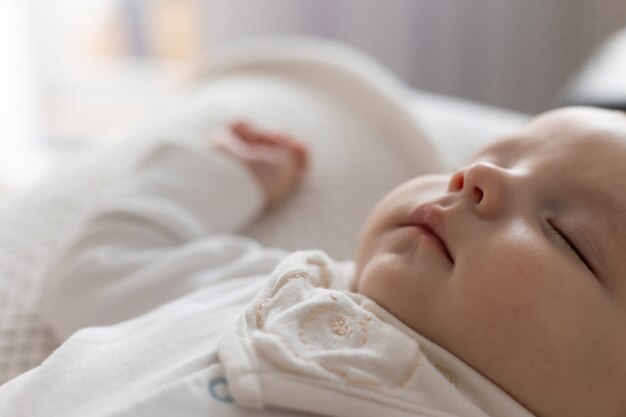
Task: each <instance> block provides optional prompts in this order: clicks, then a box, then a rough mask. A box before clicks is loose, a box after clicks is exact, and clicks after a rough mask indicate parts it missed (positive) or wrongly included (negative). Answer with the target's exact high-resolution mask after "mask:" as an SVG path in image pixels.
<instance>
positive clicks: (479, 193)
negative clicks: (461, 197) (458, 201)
mask: <svg viewBox="0 0 626 417" xmlns="http://www.w3.org/2000/svg"><path fill="white" fill-rule="evenodd" d="M473 191H474V197H475V199H476V204H478V203H480V202H481V201H483V190H481V189H480V188H478V187H474V190H473Z"/></svg>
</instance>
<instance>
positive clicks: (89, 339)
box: [0, 144, 529, 417]
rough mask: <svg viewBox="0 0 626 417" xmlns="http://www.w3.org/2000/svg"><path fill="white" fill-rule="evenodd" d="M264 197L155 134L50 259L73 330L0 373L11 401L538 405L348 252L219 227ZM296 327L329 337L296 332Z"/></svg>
mask: <svg viewBox="0 0 626 417" xmlns="http://www.w3.org/2000/svg"><path fill="white" fill-rule="evenodd" d="M226 189H227V190H229V192H228V193H224V190H226ZM199 190H202V191H199ZM262 200H263V198H262V194H261V193H260V189H259V187H258V185H256V183H255V181H254V179H253V178H252V177H251V175H250V174H249V173H248V172H247V171H246V169H245V168H244V167H243V166H240V165H239V164H237V163H235V162H233V161H231V160H229V159H228V158H225V157H223V156H221V155H217V154H213V153H210V152H208V151H206V150H198V149H195V150H194V149H191V148H186V147H180V146H176V145H170V144H166V145H163V146H159V147H157V148H156V149H155V150H154V151H153V152H152V153H151V154H149V156H148V157H147V159H146V161H145V163H143V164H141V165H140V166H139V170H138V172H137V174H136V175H135V176H134V177H132V178H131V179H130V180H129V181H127V182H124V183H122V184H120V185H119V186H118V187H116V188H115V189H114V190H112V192H110V193H108V194H107V198H106V199H104V200H103V201H104V203H103V205H102V206H101V207H98V209H97V210H95V211H94V212H93V213H92V215H91V216H90V218H89V220H88V221H87V222H86V223H85V224H84V225H83V227H82V229H81V232H80V233H79V234H78V235H77V236H75V237H74V239H73V240H72V244H71V245H69V246H68V247H67V248H66V249H65V254H64V256H63V257H62V258H61V259H60V261H59V263H58V266H57V267H56V268H54V270H53V271H52V273H51V276H50V278H49V280H48V281H47V282H46V285H45V294H44V300H45V304H44V307H45V308H44V311H45V313H46V317H47V318H48V320H49V321H50V323H51V324H52V326H53V327H54V329H55V330H56V332H57V333H58V334H59V335H60V336H61V337H65V336H66V335H69V334H70V333H72V332H74V331H75V330H78V331H77V332H76V333H73V334H72V335H71V336H70V337H69V338H68V339H67V340H66V341H65V343H64V344H63V345H62V346H61V347H60V348H59V349H57V350H56V351H55V352H54V353H53V354H52V355H51V356H50V357H49V358H48V359H47V360H46V361H44V363H43V364H42V365H40V366H39V367H37V368H35V369H33V370H31V371H29V372H27V373H26V374H23V375H21V376H19V377H18V378H16V379H14V380H12V381H10V382H8V383H7V384H5V385H2V386H0V410H2V411H3V414H6V415H10V416H16V417H19V416H28V417H37V416H50V415H62V416H66V417H70V416H85V415H90V416H157V417H158V416H171V415H185V416H188V417H192V416H198V417H199V416H206V415H224V416H245V415H279V416H280V415H292V416H295V415H307V414H301V413H299V412H294V411H289V409H296V410H300V411H301V412H302V413H308V412H312V413H314V415H334V416H350V415H354V416H357V415H359V416H360V415H372V416H374V415H389V416H408V415H411V413H412V415H422V416H429V417H439V416H441V417H444V416H459V417H460V416H463V417H465V416H469V417H473V416H481V417H483V416H500V415H507V416H510V417H518V416H519V417H528V416H529V414H528V413H527V412H526V411H524V409H523V408H522V407H521V406H519V405H518V404H517V403H516V402H515V401H514V400H512V399H511V398H510V397H508V396H507V395H506V394H505V393H504V392H502V391H501V390H499V389H498V388H497V387H495V386H494V385H493V384H491V383H490V382H489V381H487V380H486V379H484V378H482V377H480V375H479V374H477V373H476V372H475V371H473V370H471V369H470V368H469V367H467V366H466V365H464V364H462V363H461V362H460V361H459V360H458V359H456V358H454V357H453V356H452V355H450V354H449V353H447V352H445V351H443V350H442V349H440V348H437V347H435V346H434V345H432V344H429V343H428V342H427V341H425V340H423V339H421V338H419V336H418V335H416V334H415V333H414V332H412V331H411V330H410V329H408V328H406V327H404V326H403V325H402V324H401V323H400V322H398V321H397V320H396V319H395V318H394V317H393V316H391V315H390V314H389V313H387V312H385V311H384V310H382V309H381V308H380V307H378V306H377V305H376V304H375V303H373V302H371V301H370V300H368V299H366V298H365V297H362V296H360V295H357V294H350V293H347V292H345V291H344V288H345V287H346V284H345V283H346V282H347V281H348V280H349V278H350V276H351V274H352V273H353V263H352V262H343V263H337V262H336V261H334V260H332V259H331V258H329V257H328V256H327V255H326V254H324V253H323V252H320V251H304V252H295V253H294V254H292V255H290V256H287V252H285V251H283V250H278V249H271V248H264V247H262V246H261V245H259V244H258V243H257V242H255V241H254V240H252V239H250V238H247V237H243V236H238V235H233V234H223V232H227V231H229V229H231V231H235V230H236V229H238V228H241V227H243V226H244V225H245V224H246V223H249V222H250V221H252V220H253V219H254V218H255V217H256V216H257V215H259V210H260V207H261V206H262ZM213 233H218V234H213ZM220 233H222V234H220ZM281 260H282V262H280V261H281ZM277 265H278V266H277ZM272 271H274V272H273V279H272V280H270V281H269V282H270V284H269V285H266V283H267V281H268V279H267V278H268V276H269V275H270V274H271V273H272ZM264 285H265V287H264V288H262V287H263V286H264ZM259 290H261V292H259ZM255 294H258V295H256V298H254V300H253V301H252V303H251V304H250V300H252V299H253V297H255ZM246 305H248V308H247V309H246V310H245V311H244V313H243V315H241V314H242V311H243V310H244V307H245V306H246ZM325 306H327V307H328V308H330V309H331V310H332V309H333V308H335V306H340V307H339V308H340V309H341V310H343V311H344V312H346V314H345V315H344V316H342V317H335V321H334V323H335V325H334V326H335V331H336V332H339V333H343V334H344V336H345V337H344V338H343V339H341V340H335V339H331V340H330V341H331V342H332V343H335V344H334V345H332V344H331V345H330V346H328V345H327V344H326V342H325V341H324V340H322V339H321V338H320V337H322V338H323V337H327V336H328V327H327V326H326V323H325V321H324V319H325V318H326V317H325V316H322V315H318V316H315V313H313V312H312V310H311V309H312V308H313V309H317V311H320V310H319V309H320V308H321V309H322V313H324V308H325ZM311 313H313V315H311ZM237 316H241V318H240V319H239V320H235V319H236V317H237ZM303 319H304V321H303ZM331 319H333V318H331ZM342 320H343V321H342ZM229 323H234V325H233V326H234V327H232V326H231V327H230V328H229V329H228V330H227V331H226V332H225V333H223V331H224V329H225V327H226V326H227V325H228V324H229ZM303 323H304V325H305V328H304V331H303V333H300V328H302V325H303ZM260 324H261V326H260ZM93 325H99V327H87V326H93ZM242 326H243V328H242ZM347 326H351V328H353V329H354V330H355V331H354V333H353V334H352V333H351V334H348V333H346V331H347V328H348V327H347ZM85 327H87V328H85ZM365 331H366V332H367V333H368V339H367V340H366V341H365V343H363V335H364V333H363V332H365ZM294 332H295V333H294ZM294 335H297V337H295V336H294ZM300 336H302V337H304V340H305V341H306V342H307V343H310V344H312V345H313V346H315V345H319V344H320V343H323V345H322V346H319V347H321V348H323V349H312V350H311V349H308V347H307V346H304V349H303V346H299V347H297V346H296V344H292V342H294V341H296V339H297V338H298V337H300ZM218 341H220V346H219V350H218ZM359 346H361V348H359ZM309 347H310V346H309ZM333 348H341V351H338V350H335V349H333ZM350 348H352V350H351V351H350ZM307 349H308V350H307ZM324 349H325V350H324ZM344 349H345V350H344ZM321 350H324V351H321ZM312 352H313V353H314V355H313V356H314V357H313V359H311V357H310V354H311V353H312ZM391 352H393V356H391V357H390V356H389V354H390V353H391ZM431 353H432V359H431V357H430V356H429V354H431ZM298 355H302V356H303V357H302V358H298ZM307 355H308V356H309V357H307ZM431 360H432V361H433V362H432V363H431V362H430V361H431ZM344 372H346V373H345V374H344ZM443 375H447V377H444V376H443ZM233 399H234V400H235V402H234V403H233ZM322 400H323V401H322ZM261 406H265V407H267V408H264V409H262V410H258V408H259V407H261ZM242 407H244V408H242ZM247 408H250V409H249V410H246V409H247ZM280 410H283V411H280Z"/></svg>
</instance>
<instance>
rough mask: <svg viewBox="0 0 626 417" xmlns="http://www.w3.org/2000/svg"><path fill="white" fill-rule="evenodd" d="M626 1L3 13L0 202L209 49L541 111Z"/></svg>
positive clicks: (161, 90)
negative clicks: (305, 55)
mask: <svg viewBox="0 0 626 417" xmlns="http://www.w3.org/2000/svg"><path fill="white" fill-rule="evenodd" d="M625 24H626V0H594V1H589V0H524V1H519V0H386V1H380V0H255V1H250V0H80V1H76V0H0V51H1V53H2V54H3V56H2V60H1V61H0V62H1V65H0V200H1V197H2V196H3V195H4V196H5V195H8V194H10V193H11V192H12V191H14V190H18V189H21V188H24V187H27V186H29V185H30V184H33V183H34V182H36V181H39V180H40V179H41V178H42V177H43V176H45V175H47V174H48V173H49V172H51V170H52V169H53V168H54V166H55V165H58V164H59V163H64V161H69V160H71V158H72V157H74V156H75V155H76V154H77V153H79V152H80V151H81V150H83V149H85V148H89V147H91V146H93V145H94V144H96V143H97V141H98V140H99V139H98V138H100V137H102V135H100V134H101V133H102V132H104V131H111V130H112V129H123V128H125V127H127V126H129V125H131V124H132V123H133V121H135V120H137V119H138V118H140V117H141V116H142V115H145V114H146V112H149V111H150V109H153V108H154V107H156V106H159V105H160V104H161V103H164V102H165V101H167V98H168V97H170V96H171V95H172V94H173V93H174V92H175V91H177V89H178V88H180V86H181V85H182V84H183V83H184V82H185V80H186V79H188V75H189V74H190V73H191V72H193V70H194V69H196V68H197V67H198V66H200V65H201V64H202V63H203V62H207V61H208V62H210V60H211V55H212V51H213V50H214V49H215V47H216V46H218V45H220V44H223V43H225V42H230V41H234V40H237V39H241V38H246V37H253V36H264V35H277V34H300V35H317V36H321V37H325V38H332V39H336V40H339V41H343V42H346V43H348V44H351V45H354V46H355V47H357V48H358V49H361V50H362V51H364V52H365V53H368V54H370V55H372V56H373V57H375V58H377V59H378V60H379V61H380V62H382V63H383V64H384V65H385V66H387V67H388V68H390V69H391V70H392V71H393V72H395V73H396V74H397V75H398V76H399V77H400V78H401V79H403V80H404V81H405V82H406V83H407V84H408V85H410V86H411V87H413V88H415V89H419V90H425V91H429V92H434V93H439V94H444V95H451V96H457V97H462V98H466V99H469V100H474V101H478V102H482V103H486V104H489V105H493V106H499V107H504V108H508V109H513V110H517V111H521V112H526V113H538V112H541V111H543V110H546V109H548V108H550V107H552V106H553V105H554V103H555V97H557V94H558V93H559V91H560V90H561V89H562V88H563V86H564V85H565V83H566V81H567V80H568V79H569V78H570V77H571V76H572V74H574V73H575V71H576V70H577V68H579V67H580V65H581V64H582V63H583V62H584V61H585V60H586V59H587V58H588V57H589V56H590V54H591V52H592V51H593V50H594V48H596V47H597V46H598V45H600V44H601V43H602V42H603V41H604V40H605V39H606V37H607V36H608V35H610V34H611V33H613V32H615V31H616V30H617V29H619V28H621V27H622V26H624V25H625Z"/></svg>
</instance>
